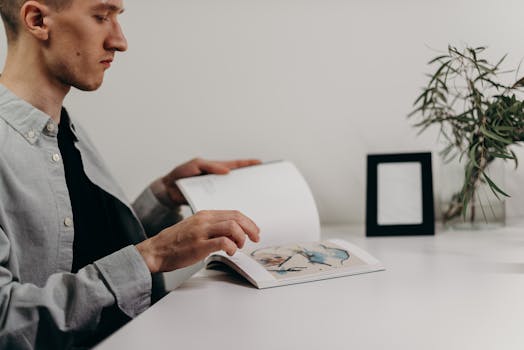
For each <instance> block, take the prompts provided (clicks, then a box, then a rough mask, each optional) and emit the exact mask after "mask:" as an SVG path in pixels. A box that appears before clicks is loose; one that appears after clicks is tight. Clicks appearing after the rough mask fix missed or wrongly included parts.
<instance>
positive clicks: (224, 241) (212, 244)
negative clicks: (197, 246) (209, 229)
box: [202, 236, 237, 256]
mask: <svg viewBox="0 0 524 350" xmlns="http://www.w3.org/2000/svg"><path fill="white" fill-rule="evenodd" d="M202 247H203V249H205V250H206V251H207V255H209V254H211V253H214V252H216V251H219V250H223V251H224V252H226V254H227V255H229V256H232V255H233V254H235V252H236V251H237V246H236V245H235V243H233V241H231V240H230V239H229V238H227V237H224V236H221V237H216V238H212V239H208V240H206V241H204V242H203V243H202Z"/></svg>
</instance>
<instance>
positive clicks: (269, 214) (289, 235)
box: [177, 161, 320, 249]
mask: <svg viewBox="0 0 524 350" xmlns="http://www.w3.org/2000/svg"><path fill="white" fill-rule="evenodd" d="M177 185H178V186H179V188H180V190H181V191H182V193H183V194H184V196H185V198H186V199H187V200H188V202H189V204H190V206H191V208H192V210H193V211H194V212H197V211H199V210H204V209H214V210H239V211H241V212H242V213H244V214H245V215H247V216H248V217H250V218H251V219H252V220H253V221H254V222H255V223H256V224H257V225H258V227H259V228H260V242H259V244H257V245H254V244H253V243H252V242H250V241H249V240H247V241H246V245H245V247H244V249H250V248H252V247H254V246H269V245H276V244H283V243H288V242H297V241H299V242H301V241H316V240H319V238H320V223H319V218H318V212H317V208H316V205H315V201H314V199H313V195H312V194H311V190H310V189H309V186H308V185H307V183H306V181H305V180H304V178H303V177H302V175H301V174H300V172H299V171H298V169H297V168H296V167H295V166H294V165H293V164H292V163H290V162H287V161H278V162H271V163H265V164H260V165H255V166H250V167H246V168H240V169H235V170H232V171H231V172H230V173H229V174H227V175H203V176H196V177H190V178H185V179H180V180H178V181H177Z"/></svg>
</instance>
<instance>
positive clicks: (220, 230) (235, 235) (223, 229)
mask: <svg viewBox="0 0 524 350" xmlns="http://www.w3.org/2000/svg"><path fill="white" fill-rule="evenodd" d="M220 236H225V237H227V238H229V239H230V240H232V241H233V242H234V243H235V244H236V246H237V247H238V248H242V247H243V246H244V242H245V241H246V233H245V232H244V231H243V230H242V228H241V227H240V225H239V224H238V223H237V222H236V221H234V220H228V221H221V222H218V223H216V224H214V225H213V226H211V227H210V228H209V238H215V237H220Z"/></svg>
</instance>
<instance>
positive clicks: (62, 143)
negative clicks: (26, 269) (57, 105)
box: [58, 109, 130, 345]
mask: <svg viewBox="0 0 524 350" xmlns="http://www.w3.org/2000/svg"><path fill="white" fill-rule="evenodd" d="M75 142H77V139H76V136H75V135H74V134H73V132H72V131H71V129H70V121H69V116H68V115H67V112H66V110H65V109H62V113H61V117H60V125H59V128H58V148H59V149H60V153H61V154H62V159H63V162H64V169H65V178H66V183H67V189H68V190H69V198H70V200H71V206H72V209H73V221H74V228H75V237H74V243H73V266H72V269H71V271H72V272H73V273H76V272H77V271H78V270H79V269H81V268H82V267H84V266H86V265H88V264H91V263H93V262H94V261H96V260H98V259H100V258H103V257H105V256H107V255H109V254H111V253H113V252H115V251H117V250H119V249H121V248H123V247H125V246H127V245H129V244H130V242H129V241H128V240H127V239H126V235H125V231H124V229H123V227H122V224H121V223H120V222H119V221H118V219H117V218H118V216H117V215H116V214H117V211H116V205H117V202H116V201H117V199H115V198H114V197H113V196H111V195H110V194H108V193H107V192H105V191H104V190H102V189H101V188H100V187H98V186H97V185H95V184H94V183H92V182H91V181H90V180H89V178H88V177H87V175H86V173H85V171H84V167H83V165H82V157H81V155H80V152H79V151H78V149H77V148H76V147H75ZM128 320H129V317H127V316H126V315H125V314H124V313H122V312H121V311H120V309H118V307H117V306H116V305H114V306H112V307H109V308H106V309H104V310H103V312H102V318H101V322H100V325H99V327H98V329H97V333H96V335H94V336H91V337H89V338H88V339H83V340H82V342H83V343H84V344H91V345H93V344H95V343H96V342H98V341H100V340H102V339H103V338H104V337H106V336H107V335H109V334H110V333H112V332H113V331H115V330H116V329H118V328H119V327H120V326H122V325H123V324H125V323H126V322H127V321H128ZM86 342H87V343H86Z"/></svg>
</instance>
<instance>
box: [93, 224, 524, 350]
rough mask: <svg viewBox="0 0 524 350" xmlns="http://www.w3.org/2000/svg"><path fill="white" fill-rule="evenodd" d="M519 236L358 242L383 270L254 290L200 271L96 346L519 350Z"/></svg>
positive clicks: (355, 233)
mask: <svg viewBox="0 0 524 350" xmlns="http://www.w3.org/2000/svg"><path fill="white" fill-rule="evenodd" d="M521 227H524V224H523V223H520V224H518V225H509V226H507V227H505V228H503V229H500V230H497V231H477V232H469V231H462V232H460V231H459V232H452V231H447V232H441V233H437V234H436V235H435V236H423V237H385V238H377V237H375V238H365V237H364V233H363V228H359V227H329V228H327V229H324V230H323V238H334V237H338V238H343V239H346V240H349V241H351V242H353V243H355V244H357V245H359V246H360V247H362V248H364V249H366V250H367V251H369V252H370V253H371V254H372V255H374V256H375V257H377V258H378V259H379V260H381V261H382V263H383V264H384V266H385V267H386V271H382V272H374V273H370V274H364V275H357V276H349V277H343V278H337V279H331V280H325V281H318V282H312V283H305V284H299V285H291V286H285V287H277V288H270V289H265V290H258V289H255V288H253V287H251V285H250V284H249V283H247V282H245V281H244V280H242V279H240V278H239V277H236V276H234V275H230V274H226V273H223V272H217V271H202V272H200V273H198V274H197V275H195V276H194V277H192V278H191V279H189V280H188V281H186V282H185V283H184V284H182V286H180V287H179V288H178V289H176V290H174V291H172V292H171V293H170V294H168V295H167V296H166V297H165V298H163V299H162V300H160V301H159V302H158V303H157V304H156V305H154V306H153V307H151V308H150V309H149V310H147V311H146V312H144V313H143V314H141V315H140V316H138V317H137V318H136V319H135V320H133V321H132V322H130V323H129V324H127V325H126V326H124V327H123V328H122V329H121V330H119V331H118V332H116V333H115V334H114V335H112V336H111V337H110V338H109V339H107V340H106V341H105V342H104V343H102V344H101V345H100V346H99V349H147V348H149V349H175V348H176V349H264V350H266V349H300V350H306V349H386V348H388V349H476V350H478V349H523V348H524V330H523V328H524V229H522V228H521Z"/></svg>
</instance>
